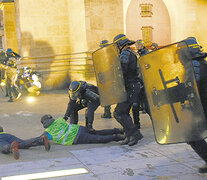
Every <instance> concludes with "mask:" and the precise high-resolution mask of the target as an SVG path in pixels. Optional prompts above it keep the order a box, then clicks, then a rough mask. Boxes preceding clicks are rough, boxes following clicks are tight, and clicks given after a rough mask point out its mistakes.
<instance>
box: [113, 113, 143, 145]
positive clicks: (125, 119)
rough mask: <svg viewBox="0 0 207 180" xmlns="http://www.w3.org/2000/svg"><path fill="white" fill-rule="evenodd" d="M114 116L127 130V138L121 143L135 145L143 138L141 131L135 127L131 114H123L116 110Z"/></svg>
mask: <svg viewBox="0 0 207 180" xmlns="http://www.w3.org/2000/svg"><path fill="white" fill-rule="evenodd" d="M114 118H115V119H116V120H117V121H118V122H119V123H120V124H121V125H122V126H123V128H124V131H125V135H126V138H125V140H124V141H123V142H122V143H121V145H126V144H128V145H129V146H133V145H135V144H137V142H138V141H139V140H141V139H142V138H143V135H142V134H141V132H140V131H139V130H137V129H136V128H135V127H134V124H133V123H132V120H131V118H130V116H128V115H124V114H122V115H121V114H119V113H118V112H117V111H115V112H114Z"/></svg>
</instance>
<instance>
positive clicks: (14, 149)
mask: <svg viewBox="0 0 207 180" xmlns="http://www.w3.org/2000/svg"><path fill="white" fill-rule="evenodd" d="M18 146H19V144H18V142H17V141H13V142H12V144H11V148H12V149H11V150H12V153H13V156H14V159H16V160H18V159H19V157H20V154H19V149H18Z"/></svg>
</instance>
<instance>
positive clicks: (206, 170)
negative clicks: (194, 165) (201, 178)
mask: <svg viewBox="0 0 207 180" xmlns="http://www.w3.org/2000/svg"><path fill="white" fill-rule="evenodd" d="M198 171H199V173H207V163H206V164H205V165H204V166H202V167H200V168H199V169H198Z"/></svg>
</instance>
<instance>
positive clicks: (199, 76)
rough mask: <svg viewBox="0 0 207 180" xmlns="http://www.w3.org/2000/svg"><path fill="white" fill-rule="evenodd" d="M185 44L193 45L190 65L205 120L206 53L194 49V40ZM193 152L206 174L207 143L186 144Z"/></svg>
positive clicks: (195, 42)
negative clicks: (200, 159)
mask: <svg viewBox="0 0 207 180" xmlns="http://www.w3.org/2000/svg"><path fill="white" fill-rule="evenodd" d="M186 43H187V44H188V45H189V44H191V47H192V45H194V47H192V48H190V52H191V56H192V59H193V61H192V63H193V68H194V72H195V77H196V82H197V86H198V91H199V95H200V99H201V103H202V106H203V110H204V114H205V117H206V118H207V62H206V61H205V59H204V58H205V57H206V56H207V53H203V52H201V51H200V47H199V48H196V45H198V44H197V41H196V39H195V38H193V37H192V38H188V39H187V40H186ZM188 144H190V146H191V147H192V148H193V150H194V151H195V152H196V153H197V154H198V155H199V156H200V157H201V158H202V159H203V160H204V161H205V162H206V165H205V166H204V167H203V168H200V169H199V172H201V173H207V143H206V141H205V140H204V139H203V140H199V141H193V142H188Z"/></svg>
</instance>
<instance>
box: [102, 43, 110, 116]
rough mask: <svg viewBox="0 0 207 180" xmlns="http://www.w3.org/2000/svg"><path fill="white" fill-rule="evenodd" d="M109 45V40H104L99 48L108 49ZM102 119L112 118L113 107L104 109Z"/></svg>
mask: <svg viewBox="0 0 207 180" xmlns="http://www.w3.org/2000/svg"><path fill="white" fill-rule="evenodd" d="M108 45H109V41H108V40H103V41H101V43H100V45H99V47H102V48H103V47H106V46H108ZM101 117H102V118H111V106H110V105H109V106H105V107H104V114H102V115H101Z"/></svg>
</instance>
